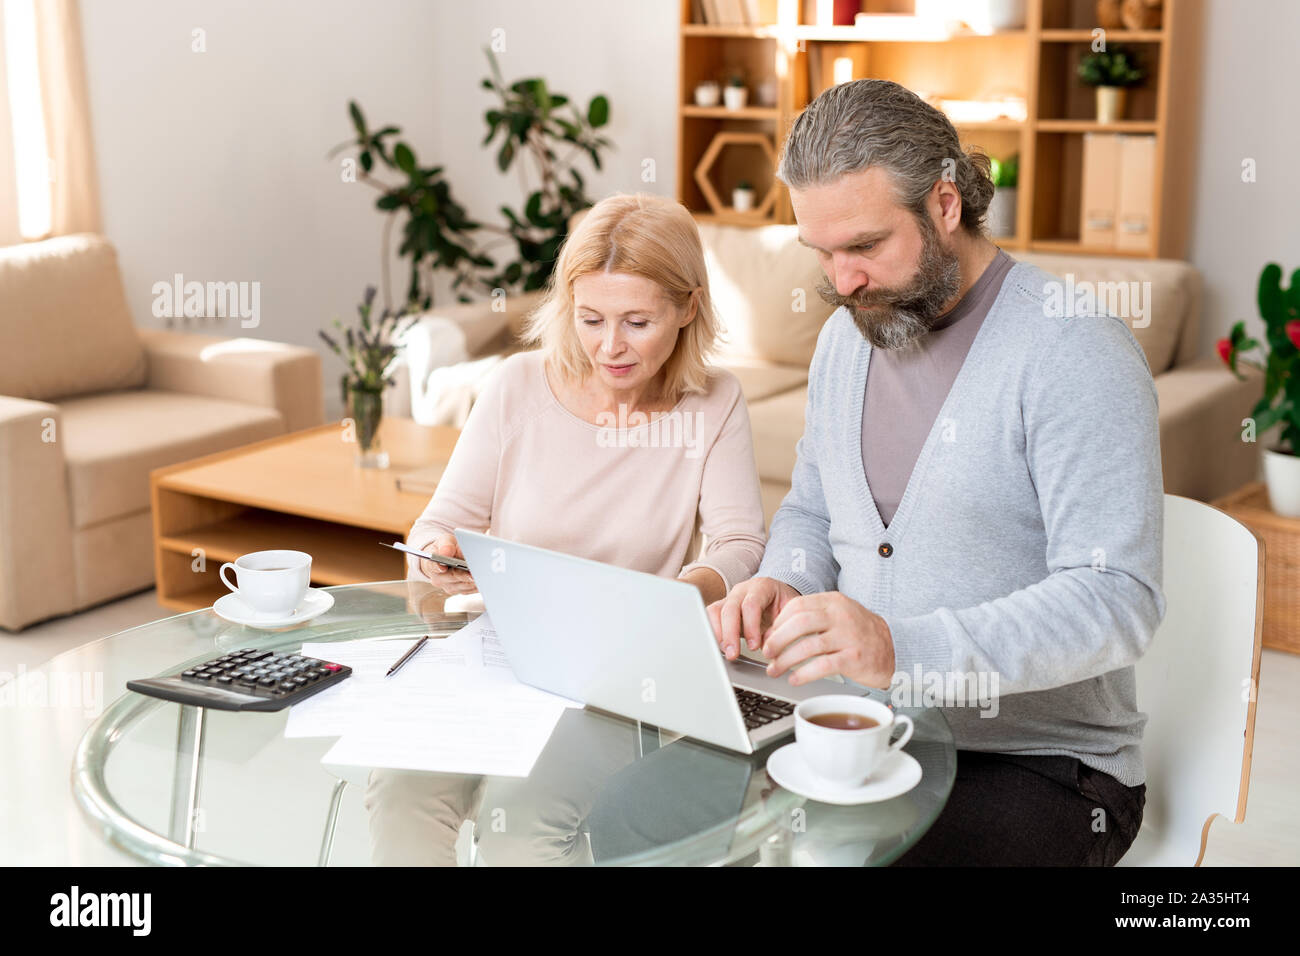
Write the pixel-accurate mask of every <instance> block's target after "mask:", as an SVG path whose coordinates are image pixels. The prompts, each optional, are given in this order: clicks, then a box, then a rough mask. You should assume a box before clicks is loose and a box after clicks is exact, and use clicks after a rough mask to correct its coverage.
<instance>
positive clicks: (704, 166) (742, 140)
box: [695, 131, 777, 219]
mask: <svg viewBox="0 0 1300 956" xmlns="http://www.w3.org/2000/svg"><path fill="white" fill-rule="evenodd" d="M728 146H757V147H758V148H759V149H761V150H762V151H763V152H764V153H765V154H766V155H767V161H768V163H769V164H770V165H771V167H772V170H773V172H775V171H776V150H775V149H774V148H773V146H772V140H771V139H770V138H769V137H767V136H765V135H763V134H762V133H736V132H731V131H724V132H721V133H717V134H715V135H714V137H713V140H712V141H711V142H710V143H709V148H708V149H706V150H705V151H704V155H703V156H701V157H700V161H699V164H698V165H696V167H695V182H696V184H697V185H698V186H699V187H700V192H702V193H704V199H705V201H706V202H708V204H709V208H710V209H712V210H713V212H714V213H715V214H716V215H721V216H734V217H736V218H737V219H762V218H764V217H766V216H767V214H768V212H769V211H771V209H772V205H773V204H774V203H775V202H776V190H777V182H776V177H775V176H773V178H772V186H771V188H770V189H768V191H767V195H766V196H764V197H763V201H762V202H760V203H758V204H757V205H756V206H755V207H754V208H753V209H752V210H750V211H749V212H736V210H734V209H733V208H731V207H730V206H728V205H725V204H724V203H723V202H722V200H720V199H719V198H718V193H717V190H715V189H714V188H713V183H712V181H711V180H710V179H709V169H710V167H712V166H713V164H714V163H715V162H717V160H718V157H719V156H720V155H721V154H722V151H723V150H724V149H726V148H727V147H728Z"/></svg>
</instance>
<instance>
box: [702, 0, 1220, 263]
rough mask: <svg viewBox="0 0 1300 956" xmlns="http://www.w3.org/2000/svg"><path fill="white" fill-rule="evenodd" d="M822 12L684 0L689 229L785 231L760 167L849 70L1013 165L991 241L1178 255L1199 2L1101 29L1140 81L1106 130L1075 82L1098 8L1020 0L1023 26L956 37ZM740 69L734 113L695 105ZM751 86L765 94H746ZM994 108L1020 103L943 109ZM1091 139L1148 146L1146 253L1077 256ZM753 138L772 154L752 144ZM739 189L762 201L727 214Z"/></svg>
mask: <svg viewBox="0 0 1300 956" xmlns="http://www.w3.org/2000/svg"><path fill="white" fill-rule="evenodd" d="M726 2H727V0H708V4H709V6H708V9H709V10H710V11H711V12H716V10H717V7H718V4H719V3H724V4H725V3H726ZM921 2H922V3H924V2H925V0H921ZM737 5H738V6H737ZM831 5H832V4H831V3H829V2H827V0H820V2H819V0H736V2H735V3H734V4H732V5H731V10H732V11H733V12H735V11H737V10H739V11H740V12H741V13H742V15H743V16H745V17H752V18H754V19H755V21H756V22H753V23H703V22H699V20H700V19H701V18H702V16H703V15H704V9H705V6H704V3H703V2H702V0H681V7H680V9H681V35H680V41H679V42H680V55H681V61H680V62H681V70H680V87H679V107H678V144H679V146H678V162H677V196H678V199H680V200H681V201H682V202H683V203H684V204H685V205H686V207H687V208H688V209H690V210H691V211H692V212H693V213H694V214H695V215H696V217H697V218H698V219H700V220H702V221H712V222H727V223H733V224H739V225H754V226H757V225H764V224H767V223H791V222H793V221H794V217H793V213H792V211H791V208H790V201H789V196H788V194H787V192H786V190H785V188H784V187H783V186H781V184H780V183H778V182H776V180H775V177H774V173H775V169H774V162H773V160H772V157H774V156H777V155H779V152H780V149H781V146H782V144H783V141H784V138H785V135H786V132H787V131H788V130H789V128H790V126H791V124H792V123H793V122H794V120H795V118H796V117H797V116H798V115H799V113H800V111H802V110H803V109H804V108H805V107H806V106H807V105H808V103H809V102H811V101H812V100H813V99H814V98H816V96H817V95H818V94H819V93H820V92H821V91H822V90H824V89H826V88H827V87H829V86H830V85H831V84H832V83H833V82H835V81H836V80H837V79H843V78H844V77H846V76H849V78H852V79H860V78H863V77H872V78H882V79H890V80H894V81H895V82H898V83H901V84H902V85H904V86H906V87H908V88H909V89H911V90H914V91H916V92H918V93H921V94H922V95H925V96H927V98H929V99H930V101H931V102H934V103H936V105H938V106H940V108H943V109H945V112H948V113H949V116H950V118H953V120H954V122H953V125H954V126H955V127H956V128H957V132H958V135H959V136H960V138H961V141H962V144H963V145H964V146H971V145H974V146H978V147H980V148H981V149H983V150H984V152H986V153H988V154H989V155H990V156H994V157H997V158H999V159H1005V158H1008V157H1010V156H1011V155H1013V154H1014V155H1018V156H1019V160H1020V163H1019V165H1020V168H1019V182H1018V202H1017V208H1016V217H1015V229H1014V234H1013V235H1011V236H1008V237H999V238H997V239H996V242H997V243H998V245H1000V246H1002V247H1004V248H1006V249H1009V250H1030V251H1041V252H1054V253H1084V254H1106V255H1130V256H1139V257H1161V258H1184V256H1185V252H1186V243H1187V233H1188V227H1189V219H1188V214H1187V206H1188V203H1189V200H1190V191H1191V181H1192V172H1193V170H1192V165H1193V162H1194V159H1195V156H1194V150H1195V130H1194V116H1195V103H1196V99H1197V93H1198V91H1197V87H1196V82H1197V76H1198V74H1199V69H1198V63H1197V61H1198V59H1199V57H1200V26H1201V22H1202V20H1203V16H1202V12H1201V11H1202V5H1203V0H1164V12H1163V17H1162V21H1161V24H1160V27H1159V28H1158V29H1143V30H1121V29H1108V30H1107V31H1106V34H1105V37H1106V42H1107V44H1109V45H1115V44H1122V45H1124V46H1125V47H1126V48H1128V49H1129V50H1130V51H1132V52H1133V53H1135V54H1136V55H1137V57H1138V60H1139V62H1140V63H1141V65H1142V67H1143V68H1144V69H1145V71H1146V73H1147V76H1146V79H1145V80H1144V81H1143V83H1142V84H1141V85H1140V86H1138V87H1134V88H1131V89H1130V90H1129V92H1128V103H1127V107H1126V109H1125V112H1124V118H1123V119H1121V120H1119V121H1116V122H1109V123H1103V122H1098V121H1097V118H1096V112H1095V102H1094V95H1093V90H1092V88H1090V87H1086V86H1084V85H1083V84H1082V83H1081V82H1079V80H1078V79H1077V77H1076V73H1075V70H1076V67H1077V64H1078V62H1079V59H1080V57H1081V56H1082V55H1083V54H1084V53H1086V52H1088V50H1089V49H1090V45H1091V44H1092V42H1093V39H1094V35H1093V30H1094V29H1095V28H1096V27H1097V26H1098V24H1097V21H1096V8H1097V4H1096V2H1095V0H1027V2H1026V12H1025V23H1024V26H1023V27H1018V28H1016V29H1008V30H998V31H993V32H991V33H987V34H977V33H975V32H974V31H972V30H969V29H965V28H962V29H957V30H953V31H948V30H942V31H940V32H938V33H937V34H933V33H932V32H931V31H929V30H928V29H927V30H926V31H925V32H924V35H912V34H908V33H907V31H906V30H895V29H894V28H893V26H892V23H893V22H897V23H900V24H902V23H904V20H902V19H898V20H896V21H891V20H888V19H886V18H885V17H883V16H882V17H877V18H875V19H874V20H873V23H872V24H871V25H870V26H863V27H860V26H849V25H833V24H830V23H826V22H819V21H818V17H819V16H821V17H822V18H823V20H824V19H827V18H828V17H829V8H830V7H831ZM836 6H842V4H836ZM849 6H853V4H851V3H850V4H849ZM858 9H860V10H861V12H863V13H866V14H881V15H901V16H902V17H907V15H909V14H912V13H915V9H916V0H861V3H860V4H859V5H858ZM907 22H908V23H911V24H915V21H910V20H909V21H907ZM882 23H883V24H884V25H883V26H879V24H882ZM899 33H902V34H904V35H902V36H899V35H896V34H899ZM737 73H738V74H740V75H741V76H742V77H743V79H744V82H745V85H746V87H747V88H748V90H749V102H748V103H747V104H746V106H745V108H743V109H737V110H731V109H727V108H726V107H725V106H723V105H721V104H719V105H717V106H696V105H695V102H694V91H695V88H696V86H697V85H698V84H700V83H703V82H706V81H713V82H718V83H723V84H725V82H726V80H727V78H728V77H729V76H730V75H734V74H737ZM850 73H851V76H850ZM759 92H761V93H763V94H764V95H763V96H762V97H761V98H757V99H756V93H759ZM999 100H1006V101H1008V102H1009V103H1010V104H1011V105H1013V106H1014V105H1015V104H1016V103H1021V102H1022V103H1023V107H1022V109H1019V110H1018V109H1015V108H1013V109H1010V110H1008V114H1009V115H999V116H994V117H986V118H981V119H978V120H975V119H967V118H966V117H961V116H956V115H954V113H953V112H952V111H951V110H949V109H948V108H947V107H948V106H949V104H955V105H960V101H982V102H990V101H999ZM942 101H947V102H946V103H945V102H942ZM1022 116H1023V118H1022ZM1094 132H1111V133H1124V134H1134V135H1150V136H1153V137H1154V138H1155V167H1154V176H1153V192H1152V210H1151V212H1152V215H1151V224H1152V228H1151V238H1150V243H1149V245H1148V246H1147V247H1146V248H1145V249H1143V250H1120V249H1112V248H1109V247H1106V248H1098V247H1089V246H1088V245H1085V244H1084V243H1083V242H1082V241H1081V240H1080V233H1081V228H1080V205H1081V202H1082V180H1083V173H1082V163H1083V142H1084V136H1085V135H1086V134H1088V133H1094ZM756 138H761V139H764V140H766V141H767V143H768V144H770V149H762V148H752V147H753V146H754V145H755V140H756ZM742 180H744V181H748V182H749V183H750V184H751V185H752V186H753V188H754V190H755V194H756V196H757V197H759V199H764V198H765V197H766V199H767V200H770V201H764V202H762V203H758V202H756V203H755V208H754V209H752V210H750V211H747V212H737V211H736V210H734V209H733V208H731V206H730V202H729V198H728V197H729V196H730V194H731V189H732V188H733V187H734V186H735V185H736V184H737V183H739V182H740V181H742Z"/></svg>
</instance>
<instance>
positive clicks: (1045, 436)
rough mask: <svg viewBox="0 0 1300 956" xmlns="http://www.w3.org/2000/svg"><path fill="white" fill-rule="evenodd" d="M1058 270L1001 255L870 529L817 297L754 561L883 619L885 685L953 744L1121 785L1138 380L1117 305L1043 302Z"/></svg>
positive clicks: (1142, 392) (1132, 723)
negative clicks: (1060, 757)
mask: <svg viewBox="0 0 1300 956" xmlns="http://www.w3.org/2000/svg"><path fill="white" fill-rule="evenodd" d="M1059 281H1060V280H1058V279H1057V278H1056V277H1054V276H1052V275H1050V274H1048V273H1047V272H1044V271H1043V270H1041V269H1039V268H1037V267H1035V266H1031V265H1029V264H1027V263H1023V262H1019V263H1017V264H1016V265H1015V266H1014V267H1013V268H1012V270H1011V271H1010V272H1009V273H1008V275H1007V277H1006V279H1005V280H1004V282H1003V284H1002V289H1001V291H1000V292H999V293H998V296H997V298H996V300H994V303H993V306H992V308H991V309H990V311H989V313H988V315H987V317H986V318H985V319H984V322H983V325H982V326H981V328H980V330H979V333H978V334H977V335H976V338H975V341H974V342H973V343H972V344H971V347H970V352H969V353H968V355H967V357H966V361H965V364H964V365H963V366H962V368H961V371H960V372H959V373H958V375H957V378H956V380H955V381H954V382H953V385H952V389H951V391H950V392H949V394H948V398H947V401H946V402H945V403H944V405H943V407H942V409H941V410H940V412H939V414H938V416H937V418H936V421H935V423H934V426H933V428H932V429H931V432H930V435H929V437H928V438H927V440H926V443H925V445H924V447H923V448H922V450H921V454H920V456H919V457H918V459H917V462H916V466H915V468H914V469H913V472H912V476H911V478H910V480H909V482H908V485H907V490H906V491H905V492H904V494H903V497H902V500H901V501H900V502H899V507H898V512H897V514H895V516H894V520H893V521H892V522H891V523H890V525H889V527H888V528H886V527H885V526H884V524H883V523H882V521H881V519H880V515H879V513H878V512H877V510H876V506H875V503H874V501H873V499H872V496H871V490H870V489H869V488H868V486H867V481H866V477H865V475H864V474H863V470H862V459H861V454H860V447H861V434H862V428H861V424H862V422H861V419H862V408H863V396H864V394H865V391H864V390H865V388H866V380H867V365H868V359H869V357H870V354H871V346H870V345H869V344H868V343H867V342H866V340H865V339H863V337H862V335H861V334H860V333H859V332H858V331H857V329H856V327H855V326H854V325H853V322H852V320H851V318H850V317H849V315H848V313H847V312H846V311H845V310H844V309H840V310H838V311H836V312H835V314H834V315H832V316H831V318H830V319H829V320H828V321H827V323H826V325H825V327H824V328H823V329H822V332H821V335H820V337H819V338H818V342H817V351H816V354H815V355H814V356H813V361H812V367H811V370H810V374H809V383H808V405H807V409H806V413H805V424H804V434H803V437H802V438H801V439H800V441H799V444H798V449H797V452H798V457H797V461H796V464H795V469H794V474H793V476H792V486H791V489H790V493H789V494H788V495H787V496H786V498H785V500H784V501H783V502H782V504H781V507H780V510H778V512H777V513H776V516H775V517H774V518H773V520H772V528H771V534H770V536H769V539H768V544H767V550H766V554H765V556H764V559H763V563H762V565H761V567H760V568H759V570H758V574H759V575H760V576H765V577H772V578H776V579H778V580H780V581H784V582H786V583H787V584H789V585H791V586H792V587H794V588H795V589H796V590H798V591H799V592H800V593H802V594H809V593H813V592H818V591H829V590H835V589H838V590H839V591H841V592H843V593H844V594H846V595H847V596H849V597H851V598H853V599H854V600H856V601H858V602H860V603H861V604H862V605H863V606H865V607H867V608H868V609H870V610H872V611H874V612H875V613H877V614H879V615H880V616H881V617H883V618H884V619H885V621H886V623H887V624H888V625H889V629H890V631H891V632H892V634H893V639H894V649H895V655H896V659H897V664H896V672H895V675H894V683H893V684H892V685H891V693H892V694H893V696H894V698H895V700H896V702H898V703H902V704H913V705H914V704H930V703H934V704H937V705H940V706H942V707H943V712H944V716H945V717H946V718H947V719H948V722H949V724H950V725H951V726H952V730H953V734H954V736H955V739H956V743H957V747H958V748H959V749H964V750H982V751H994V752H999V753H1015V754H1065V755H1069V756H1074V757H1078V758H1079V760H1081V761H1082V762H1083V763H1084V764H1087V765H1088V766H1090V767H1094V768H1096V769H1098V770H1101V771H1103V772H1104V773H1108V774H1110V775H1112V776H1113V777H1115V778H1116V779H1118V780H1119V781H1120V782H1121V783H1123V784H1124V785H1126V786H1136V785H1137V784H1140V783H1143V782H1144V781H1145V776H1146V775H1145V772H1144V770H1143V766H1142V755H1141V750H1140V743H1141V739H1142V728H1143V726H1144V725H1145V723H1146V715H1145V714H1143V713H1141V712H1140V711H1139V710H1138V708H1137V700H1136V693H1135V686H1134V677H1133V663H1134V662H1135V661H1136V660H1137V659H1138V658H1139V657H1141V656H1142V653H1143V652H1144V651H1145V650H1146V647H1147V645H1148V643H1149V642H1150V640H1151V637H1152V635H1153V633H1154V632H1155V629H1156V626H1157V625H1158V624H1159V622H1160V620H1161V619H1162V618H1163V617H1164V613H1165V598H1164V594H1163V592H1162V590H1161V560H1162V534H1163V515H1164V498H1163V480H1162V476H1161V471H1160V435H1159V430H1158V427H1157V421H1156V411H1157V399H1156V389H1155V383H1154V381H1153V380H1152V377H1151V370H1150V367H1149V366H1148V365H1147V362H1146V358H1145V356H1144V355H1143V353H1142V349H1141V347H1140V346H1139V345H1138V343H1137V340H1136V339H1135V338H1134V337H1133V333H1132V332H1131V331H1130V330H1129V328H1128V326H1127V325H1125V323H1124V322H1123V321H1122V320H1121V319H1118V318H1114V317H1111V316H1107V315H1098V314H1086V315H1065V316H1061V315H1057V314H1055V313H1056V312H1060V311H1062V310H1060V309H1056V310H1053V309H1052V308H1050V307H1049V304H1048V302H1047V296H1046V294H1045V289H1047V288H1048V287H1049V286H1050V285H1051V284H1052V283H1059ZM1064 311H1067V312H1068V311H1069V310H1068V309H1066V310H1064ZM977 690H984V691H989V692H991V693H992V695H993V696H992V697H991V699H990V697H988V696H985V697H984V699H983V700H982V701H981V700H978V699H977V698H978V697H979V696H980V695H979V694H978V693H977V692H976V691H977Z"/></svg>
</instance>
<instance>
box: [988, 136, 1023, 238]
mask: <svg viewBox="0 0 1300 956" xmlns="http://www.w3.org/2000/svg"><path fill="white" fill-rule="evenodd" d="M989 173H990V176H991V177H992V179H993V187H994V188H993V198H992V199H991V200H989V212H988V217H989V218H988V223H989V233H990V234H991V235H992V236H993V237H994V238H1006V237H1008V236H1014V235H1015V234H1016V208H1017V205H1018V203H1017V200H1018V197H1019V190H1018V189H1017V185H1018V184H1019V182H1020V155H1019V154H1018V153H1017V154H1014V155H1012V156H1009V157H1007V158H1006V159H997V158H996V157H989Z"/></svg>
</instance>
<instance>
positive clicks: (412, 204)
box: [330, 101, 493, 309]
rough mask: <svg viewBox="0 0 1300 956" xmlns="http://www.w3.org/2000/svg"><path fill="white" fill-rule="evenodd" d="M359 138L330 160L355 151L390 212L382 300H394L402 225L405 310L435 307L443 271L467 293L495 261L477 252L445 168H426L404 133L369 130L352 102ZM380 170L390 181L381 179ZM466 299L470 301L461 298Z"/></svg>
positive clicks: (380, 205)
mask: <svg viewBox="0 0 1300 956" xmlns="http://www.w3.org/2000/svg"><path fill="white" fill-rule="evenodd" d="M348 115H349V116H350V117H351V118H352V126H353V129H354V132H355V134H356V135H355V137H354V138H353V139H349V140H347V141H345V142H343V143H340V144H339V145H338V146H336V147H335V148H334V149H333V150H331V151H330V155H331V156H333V155H335V154H337V153H338V152H340V151H341V150H344V149H353V150H355V151H356V161H357V164H358V166H359V167H360V172H359V173H358V176H357V179H358V181H359V182H363V183H366V184H367V185H369V186H372V187H374V188H375V189H377V190H378V191H379V196H378V198H377V199H376V200H375V208H376V209H378V210H380V211H381V212H383V213H386V214H387V216H388V220H387V222H386V223H385V226H384V244H383V258H382V260H381V268H382V270H383V276H384V279H383V281H384V297H385V300H388V298H389V295H390V289H389V278H388V260H389V248H390V245H391V236H392V230H393V227H394V225H395V224H396V223H397V221H398V219H399V217H404V221H403V222H402V243H401V245H400V246H399V247H398V250H397V251H398V254H399V255H401V256H403V257H405V258H407V259H409V260H410V263H411V274H410V279H409V281H408V283H407V287H406V307H407V308H408V309H410V308H416V307H418V308H421V309H428V308H429V307H430V306H431V305H432V304H433V276H434V273H435V272H437V271H438V270H439V269H446V270H448V271H450V272H451V273H452V274H453V277H452V288H453V289H456V290H463V289H464V288H465V287H467V286H471V285H473V284H474V282H475V281H476V276H477V272H476V270H479V269H490V268H492V267H493V262H492V260H491V259H490V258H488V257H487V256H485V255H483V254H482V253H481V252H480V251H478V249H477V248H476V244H475V241H474V236H473V233H474V232H475V231H476V230H478V229H479V228H481V227H480V224H479V223H477V222H475V221H474V220H473V219H471V218H470V217H469V215H468V214H467V213H466V212H465V207H463V206H462V205H461V204H460V203H458V202H457V201H456V200H455V199H454V198H453V197H452V194H451V185H450V184H449V183H448V182H447V180H446V178H445V177H444V175H443V168H442V167H441V166H422V165H421V164H420V163H419V161H418V160H417V159H416V156H415V151H414V150H412V149H411V147H410V145H409V144H407V143H405V142H403V141H401V140H399V139H397V137H398V136H400V135H401V132H402V131H401V128H400V127H397V126H384V127H381V128H379V129H376V130H371V129H370V128H369V127H368V126H367V124H366V119H365V116H364V114H363V113H362V112H361V107H360V106H358V105H357V103H356V102H355V101H351V102H349V103H348ZM379 169H383V170H385V171H386V173H387V176H381V175H379ZM461 297H462V298H468V296H464V295H462V296H461Z"/></svg>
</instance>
